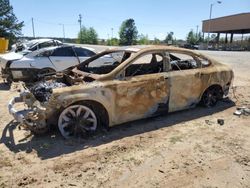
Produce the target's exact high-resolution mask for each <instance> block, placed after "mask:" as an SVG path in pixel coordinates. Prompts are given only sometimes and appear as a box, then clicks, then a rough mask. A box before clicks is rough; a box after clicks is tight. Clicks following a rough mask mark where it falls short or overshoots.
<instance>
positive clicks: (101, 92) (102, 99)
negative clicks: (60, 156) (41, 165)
mask: <svg viewBox="0 0 250 188" xmlns="http://www.w3.org/2000/svg"><path fill="white" fill-rule="evenodd" d="M107 55H110V56H112V57H113V58H115V59H116V62H114V63H108V64H102V65H101V66H100V65H99V66H97V64H96V61H98V59H100V58H102V57H104V56H107ZM232 79H233V71H232V69H231V68H229V67H228V66H226V65H224V64H221V63H219V62H217V61H216V60H213V59H211V58H209V57H208V56H205V55H203V54H201V53H198V52H194V51H192V50H188V49H182V48H174V47H166V46H163V47H161V46H153V47H145V48H143V49H125V50H124V49H123V50H121V49H113V50H107V51H104V52H101V53H99V54H97V55H95V56H93V57H91V58H89V59H87V60H86V61H84V62H82V63H81V64H79V65H77V66H75V67H71V68H69V69H67V70H65V71H63V72H61V73H57V74H54V75H49V76H47V77H45V78H44V80H43V81H40V82H38V83H37V84H35V85H34V86H32V87H29V88H28V89H26V90H24V91H23V92H21V94H20V96H17V97H15V98H13V99H11V101H10V102H9V105H8V108H9V112H10V114H12V115H13V117H14V118H15V119H16V120H17V121H18V122H20V123H22V124H24V125H25V126H26V127H28V128H29V129H30V130H31V131H33V132H35V133H44V132H46V131H47V130H49V127H50V126H55V125H57V126H58V128H59V130H60V132H61V134H62V135H63V136H64V137H65V138H71V137H73V136H75V135H78V134H82V133H86V132H87V133H88V132H95V131H97V130H99V129H100V128H103V127H112V126H114V125H117V124H121V123H125V122H129V121H134V120H138V119H143V118H148V117H152V116H155V115H159V114H167V113H169V112H175V111H179V110H183V109H187V108H192V107H195V106H196V104H198V103H201V104H203V105H204V106H206V107H212V106H214V105H216V103H217V101H218V100H220V99H222V98H223V96H226V95H227V94H228V91H229V87H230V85H231V83H232ZM18 102H24V103H25V104H26V105H27V106H28V109H24V110H21V111H17V110H16V109H15V103H18Z"/></svg>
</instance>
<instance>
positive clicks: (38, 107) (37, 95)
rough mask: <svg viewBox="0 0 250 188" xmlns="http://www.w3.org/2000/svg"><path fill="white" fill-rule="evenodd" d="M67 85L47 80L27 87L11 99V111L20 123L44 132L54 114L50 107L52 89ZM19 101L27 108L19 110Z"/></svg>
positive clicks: (36, 132)
mask: <svg viewBox="0 0 250 188" xmlns="http://www.w3.org/2000/svg"><path fill="white" fill-rule="evenodd" d="M65 86H66V84H64V83H59V82H56V81H45V82H39V83H37V84H35V85H33V86H32V87H30V88H29V89H28V88H25V89H23V91H22V92H21V93H20V95H19V96H18V97H14V98H12V99H11V100H10V101H9V103H8V109H9V113H10V114H11V115H12V116H13V117H14V119H15V120H16V121H17V122H19V123H20V125H22V126H24V127H25V128H27V129H29V130H31V131H32V132H33V133H35V134H43V133H45V132H47V131H48V129H49V125H50V124H49V123H48V122H49V121H50V118H51V117H52V114H53V110H52V108H49V106H50V104H49V99H50V97H51V95H52V92H53V91H52V90H53V89H54V88H60V87H65ZM18 103H19V104H21V103H22V104H23V105H24V106H25V109H22V110H17V109H16V106H18ZM22 108H23V107H22Z"/></svg>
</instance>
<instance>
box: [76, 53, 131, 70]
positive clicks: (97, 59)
mask: <svg viewBox="0 0 250 188" xmlns="http://www.w3.org/2000/svg"><path fill="white" fill-rule="evenodd" d="M132 53H133V52H131V51H125V50H121V51H115V52H107V53H102V54H101V55H100V54H98V55H96V56H94V57H92V58H90V59H89V60H87V61H84V62H83V63H81V64H80V66H78V69H79V70H81V71H83V72H88V73H93V74H107V73H109V72H111V71H112V70H114V69H115V68H116V67H117V66H118V65H120V64H121V63H122V62H124V61H125V60H127V59H128V58H129V57H130V56H131V54H132Z"/></svg>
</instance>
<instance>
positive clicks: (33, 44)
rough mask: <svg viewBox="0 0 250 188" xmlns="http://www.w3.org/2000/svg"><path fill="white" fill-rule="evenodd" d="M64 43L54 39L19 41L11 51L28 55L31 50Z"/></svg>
mask: <svg viewBox="0 0 250 188" xmlns="http://www.w3.org/2000/svg"><path fill="white" fill-rule="evenodd" d="M62 44H63V43H62V42H61V41H59V40H54V39H34V40H30V41H24V42H19V43H16V44H14V45H12V48H11V51H12V52H16V53H20V54H23V55H26V54H28V53H30V52H33V51H36V50H39V49H42V48H47V47H51V46H61V45H62Z"/></svg>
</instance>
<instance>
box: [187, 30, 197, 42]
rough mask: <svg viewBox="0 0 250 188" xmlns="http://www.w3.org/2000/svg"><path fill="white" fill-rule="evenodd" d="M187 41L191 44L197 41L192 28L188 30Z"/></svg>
mask: <svg viewBox="0 0 250 188" xmlns="http://www.w3.org/2000/svg"><path fill="white" fill-rule="evenodd" d="M187 43H188V44H192V45H194V44H196V43H197V39H196V36H195V34H194V31H193V30H191V31H189V33H188V35H187Z"/></svg>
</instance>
